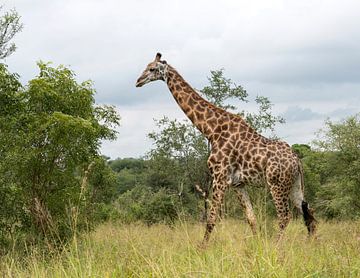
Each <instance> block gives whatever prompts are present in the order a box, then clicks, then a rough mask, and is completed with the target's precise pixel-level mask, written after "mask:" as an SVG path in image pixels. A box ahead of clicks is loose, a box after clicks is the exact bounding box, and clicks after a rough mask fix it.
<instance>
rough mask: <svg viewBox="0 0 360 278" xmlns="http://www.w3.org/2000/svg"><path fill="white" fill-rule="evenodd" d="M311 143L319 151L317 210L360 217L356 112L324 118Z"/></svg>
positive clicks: (359, 148)
mask: <svg viewBox="0 0 360 278" xmlns="http://www.w3.org/2000/svg"><path fill="white" fill-rule="evenodd" d="M325 125H326V129H325V130H322V131H321V133H320V138H319V139H318V140H317V141H315V145H316V146H317V147H318V148H319V151H321V152H322V153H323V154H322V155H323V159H324V161H326V162H325V163H323V167H322V169H321V172H322V176H320V181H321V187H320V190H319V191H318V192H317V196H316V197H317V200H318V206H319V209H320V210H321V211H322V212H323V214H324V215H325V216H327V217H329V218H333V217H337V218H358V217H360V114H357V115H355V116H351V117H349V118H347V119H345V120H343V121H341V122H339V123H333V122H331V121H327V122H326V123H325Z"/></svg>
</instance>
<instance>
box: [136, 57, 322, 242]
mask: <svg viewBox="0 0 360 278" xmlns="http://www.w3.org/2000/svg"><path fill="white" fill-rule="evenodd" d="M155 80H163V81H165V82H166V84H167V85H168V87H169V89H170V91H171V93H172V95H173V97H174V99H175V100H176V102H177V103H178V104H179V106H180V108H181V109H182V110H183V111H184V113H185V114H186V115H187V117H188V118H189V119H190V120H191V121H192V123H193V124H194V125H195V126H196V127H197V128H198V129H199V131H200V132H201V133H203V134H204V135H205V137H206V138H207V139H208V140H209V142H210V144H211V153H210V156H209V159H208V167H209V169H210V172H211V175H212V177H213V192H212V200H211V204H212V205H211V209H210V213H209V215H208V219H207V224H206V231H205V236H204V240H203V244H206V243H207V241H208V240H209V237H210V234H211V232H212V230H213V228H214V226H215V222H216V218H217V213H218V209H219V207H220V205H221V204H222V202H223V198H224V193H225V190H226V189H227V188H228V187H232V188H234V189H235V190H236V193H237V195H238V197H239V200H240V203H241V206H242V208H243V209H244V212H245V215H246V218H247V220H248V222H249V224H250V226H251V229H252V231H253V232H254V233H256V217H255V215H254V212H253V208H252V205H251V202H250V198H249V196H248V194H247V192H246V187H247V186H251V185H254V184H263V185H265V186H267V187H268V188H269V190H270V192H271V195H272V198H273V200H274V204H275V207H276V211H277V216H278V219H279V238H281V236H282V234H283V232H284V230H285V228H286V226H287V224H288V223H289V220H290V218H291V213H290V207H289V201H290V200H291V201H292V202H293V204H294V205H295V207H296V208H297V209H298V210H299V211H300V213H302V214H303V217H304V221H305V224H306V226H307V229H308V232H309V234H310V235H313V234H314V233H315V228H316V220H315V218H314V216H313V210H312V209H310V208H309V206H308V204H307V203H306V202H305V200H304V178H303V171H302V166H301V161H300V159H299V158H298V156H297V155H296V154H295V153H294V152H293V151H292V149H291V148H290V146H289V145H288V144H287V143H285V142H282V141H279V140H271V139H268V138H266V137H264V136H262V135H260V134H258V133H257V132H256V131H255V130H254V129H253V128H251V127H250V126H249V125H248V124H247V123H246V122H245V121H244V119H242V118H241V117H240V116H239V115H235V114H232V113H230V112H228V111H225V110H223V109H221V108H219V107H216V106H215V105H213V104H211V103H210V102H208V101H207V100H205V99H204V98H202V97H201V96H200V95H199V94H198V93H197V92H196V91H195V90H194V89H193V88H192V87H191V86H190V85H189V84H188V83H187V82H186V81H185V80H184V79H183V78H182V77H181V76H180V74H179V73H178V72H177V71H176V70H175V69H174V68H173V67H172V66H170V65H169V64H167V63H166V62H165V61H162V60H161V54H160V53H158V54H157V55H156V57H155V60H154V61H152V62H150V63H149V64H148V65H147V67H146V68H145V70H144V72H143V73H142V74H141V76H140V77H139V78H138V80H137V82H136V87H141V86H143V85H145V84H146V83H149V82H151V81H155Z"/></svg>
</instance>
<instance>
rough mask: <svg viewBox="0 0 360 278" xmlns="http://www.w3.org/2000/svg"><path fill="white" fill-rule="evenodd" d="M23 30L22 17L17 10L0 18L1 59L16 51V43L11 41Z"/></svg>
mask: <svg viewBox="0 0 360 278" xmlns="http://www.w3.org/2000/svg"><path fill="white" fill-rule="evenodd" d="M1 9H2V7H1V6H0V10H1ZM22 28H23V25H22V23H20V16H19V14H18V13H17V12H16V11H15V10H11V11H9V12H6V13H5V14H4V15H3V16H1V17H0V59H4V58H6V57H7V56H9V55H11V54H12V53H13V52H14V51H15V50H16V46H15V43H11V40H12V39H13V38H14V36H15V35H16V34H17V33H18V32H20V31H21V29H22Z"/></svg>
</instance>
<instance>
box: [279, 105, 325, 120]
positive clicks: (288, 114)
mask: <svg viewBox="0 0 360 278" xmlns="http://www.w3.org/2000/svg"><path fill="white" fill-rule="evenodd" d="M281 116H282V117H283V118H284V119H285V120H286V122H288V123H291V122H299V121H309V120H313V119H319V118H323V117H324V115H322V114H319V113H316V112H313V111H312V110H311V109H309V108H301V107H299V106H289V107H288V109H287V110H286V111H285V113H283V114H282V115H281Z"/></svg>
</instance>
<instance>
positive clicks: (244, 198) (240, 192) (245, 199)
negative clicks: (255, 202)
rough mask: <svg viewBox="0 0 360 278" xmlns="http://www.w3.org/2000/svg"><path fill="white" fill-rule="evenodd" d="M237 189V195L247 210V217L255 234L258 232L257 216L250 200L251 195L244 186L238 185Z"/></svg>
mask: <svg viewBox="0 0 360 278" xmlns="http://www.w3.org/2000/svg"><path fill="white" fill-rule="evenodd" d="M235 191H236V195H237V196H238V198H239V201H240V205H241V207H242V208H243V210H244V212H245V215H246V219H247V221H248V223H249V225H250V227H251V230H252V232H253V234H254V235H255V234H256V217H255V214H254V210H253V208H252V205H251V202H250V198H249V195H248V193H247V192H246V190H245V188H244V187H236V188H235Z"/></svg>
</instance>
